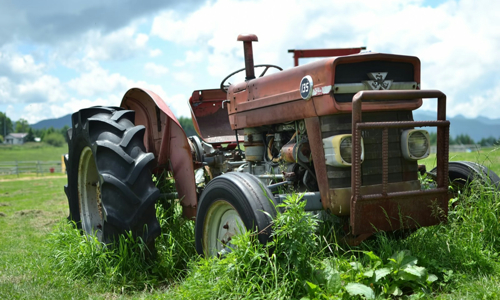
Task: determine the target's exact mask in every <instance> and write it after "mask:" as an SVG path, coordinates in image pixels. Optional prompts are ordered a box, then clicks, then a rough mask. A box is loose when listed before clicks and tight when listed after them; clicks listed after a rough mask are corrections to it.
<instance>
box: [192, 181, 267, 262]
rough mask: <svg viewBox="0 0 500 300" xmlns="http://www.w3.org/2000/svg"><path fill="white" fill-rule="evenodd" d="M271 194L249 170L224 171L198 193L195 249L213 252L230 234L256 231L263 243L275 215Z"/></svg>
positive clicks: (228, 242) (223, 243) (214, 252)
mask: <svg viewBox="0 0 500 300" xmlns="http://www.w3.org/2000/svg"><path fill="white" fill-rule="evenodd" d="M273 201H274V197H273V195H272V193H271V192H270V191H269V189H268V188H267V187H265V186H264V185H263V184H262V182H261V181H260V180H259V179H258V178H256V177H255V176H253V175H251V174H246V173H237V172H232V173H226V174H224V175H221V176H219V177H216V178H214V179H213V180H212V181H210V182H209V183H208V185H207V186H206V188H205V190H204V191H203V193H202V194H201V197H200V202H199V204H198V211H197V214H196V224H195V239H196V251H197V252H198V253H199V254H200V255H205V256H208V257H213V256H217V255H218V254H219V253H220V252H221V251H222V250H223V249H226V247H227V246H228V245H230V244H231V239H232V237H233V236H234V235H236V234H240V233H244V232H246V231H247V230H249V231H255V230H256V231H257V232H258V240H259V242H260V243H262V244H266V243H267V242H268V241H269V239H270V235H271V232H272V230H271V229H272V228H271V223H272V220H273V218H274V217H275V216H276V209H275V206H274V202H273Z"/></svg>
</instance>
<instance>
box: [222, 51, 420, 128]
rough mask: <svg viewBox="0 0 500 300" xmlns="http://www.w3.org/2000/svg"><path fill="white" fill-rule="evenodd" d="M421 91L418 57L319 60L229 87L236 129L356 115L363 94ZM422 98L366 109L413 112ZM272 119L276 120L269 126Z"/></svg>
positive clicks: (375, 55)
mask: <svg viewBox="0 0 500 300" xmlns="http://www.w3.org/2000/svg"><path fill="white" fill-rule="evenodd" d="M411 89H413V90H417V89H420V60H419V59H418V58H417V57H414V56H402V55H393V54H380V53H363V54H356V55H349V56H340V57H333V58H328V59H323V60H319V61H316V62H312V63H309V64H305V65H302V66H298V67H295V68H292V69H288V70H285V71H282V72H278V73H274V74H270V75H267V76H264V77H261V78H256V79H253V80H249V81H246V82H242V83H239V84H234V85H231V86H230V87H229V90H228V98H227V100H229V105H228V108H229V120H230V123H231V127H232V129H241V128H245V127H253V126H261V125H265V124H270V123H276V122H288V121H292V120H297V119H303V118H308V117H313V116H322V115H330V114H337V113H343V112H345V113H347V112H350V111H352V104H351V102H352V98H353V96H354V95H355V94H356V93H357V92H359V91H362V90H411ZM421 104H422V101H421V99H414V100H403V101H397V100H396V101H395V100H392V101H383V102H380V101H379V102H372V103H367V104H366V105H364V106H363V110H364V111H365V110H366V111H374V110H401V109H404V110H413V109H416V108H418V107H420V106H421ZM270 121H272V122H270Z"/></svg>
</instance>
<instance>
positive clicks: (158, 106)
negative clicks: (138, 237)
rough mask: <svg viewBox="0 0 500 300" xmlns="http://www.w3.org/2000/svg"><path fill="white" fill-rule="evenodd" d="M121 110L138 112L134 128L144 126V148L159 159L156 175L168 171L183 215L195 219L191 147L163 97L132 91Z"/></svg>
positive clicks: (124, 97)
mask: <svg viewBox="0 0 500 300" xmlns="http://www.w3.org/2000/svg"><path fill="white" fill-rule="evenodd" d="M120 106H121V107H123V108H126V109H131V110H134V111H135V124H136V125H144V126H145V127H146V134H145V135H144V145H145V146H146V150H147V151H149V152H152V153H153V154H154V155H155V157H156V158H157V166H156V169H155V170H153V171H154V172H156V173H161V172H162V171H163V170H169V171H171V172H172V173H173V176H174V179H175V187H176V189H177V193H178V195H179V199H181V205H182V207H183V214H184V216H186V217H188V218H194V217H195V216H196V204H197V201H198V198H197V194H196V184H195V179H194V168H193V157H192V153H191V147H190V145H189V142H188V139H187V137H186V134H185V132H184V130H183V129H182V127H181V125H180V124H179V121H178V120H177V118H176V117H175V115H174V114H173V113H172V111H171V110H170V108H169V107H168V106H167V104H166V103H165V102H164V101H163V99H161V97H160V96H158V95H156V94H155V93H153V92H151V91H148V90H146V89H139V88H132V89H130V90H128V91H127V92H126V93H125V95H124V96H123V99H122V103H121V104H120Z"/></svg>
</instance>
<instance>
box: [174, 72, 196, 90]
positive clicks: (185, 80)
mask: <svg viewBox="0 0 500 300" xmlns="http://www.w3.org/2000/svg"><path fill="white" fill-rule="evenodd" d="M173 76H174V79H175V80H176V81H178V82H180V83H181V84H182V85H184V86H186V87H192V86H194V75H193V74H192V73H190V72H184V71H180V72H175V73H174V74H173Z"/></svg>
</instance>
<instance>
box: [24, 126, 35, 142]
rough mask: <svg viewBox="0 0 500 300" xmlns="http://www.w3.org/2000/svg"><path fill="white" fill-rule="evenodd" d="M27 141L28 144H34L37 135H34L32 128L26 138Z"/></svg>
mask: <svg viewBox="0 0 500 300" xmlns="http://www.w3.org/2000/svg"><path fill="white" fill-rule="evenodd" d="M26 141H27V142H33V141H35V134H34V133H33V129H32V128H31V127H30V129H29V130H28V135H27V136H26Z"/></svg>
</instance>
